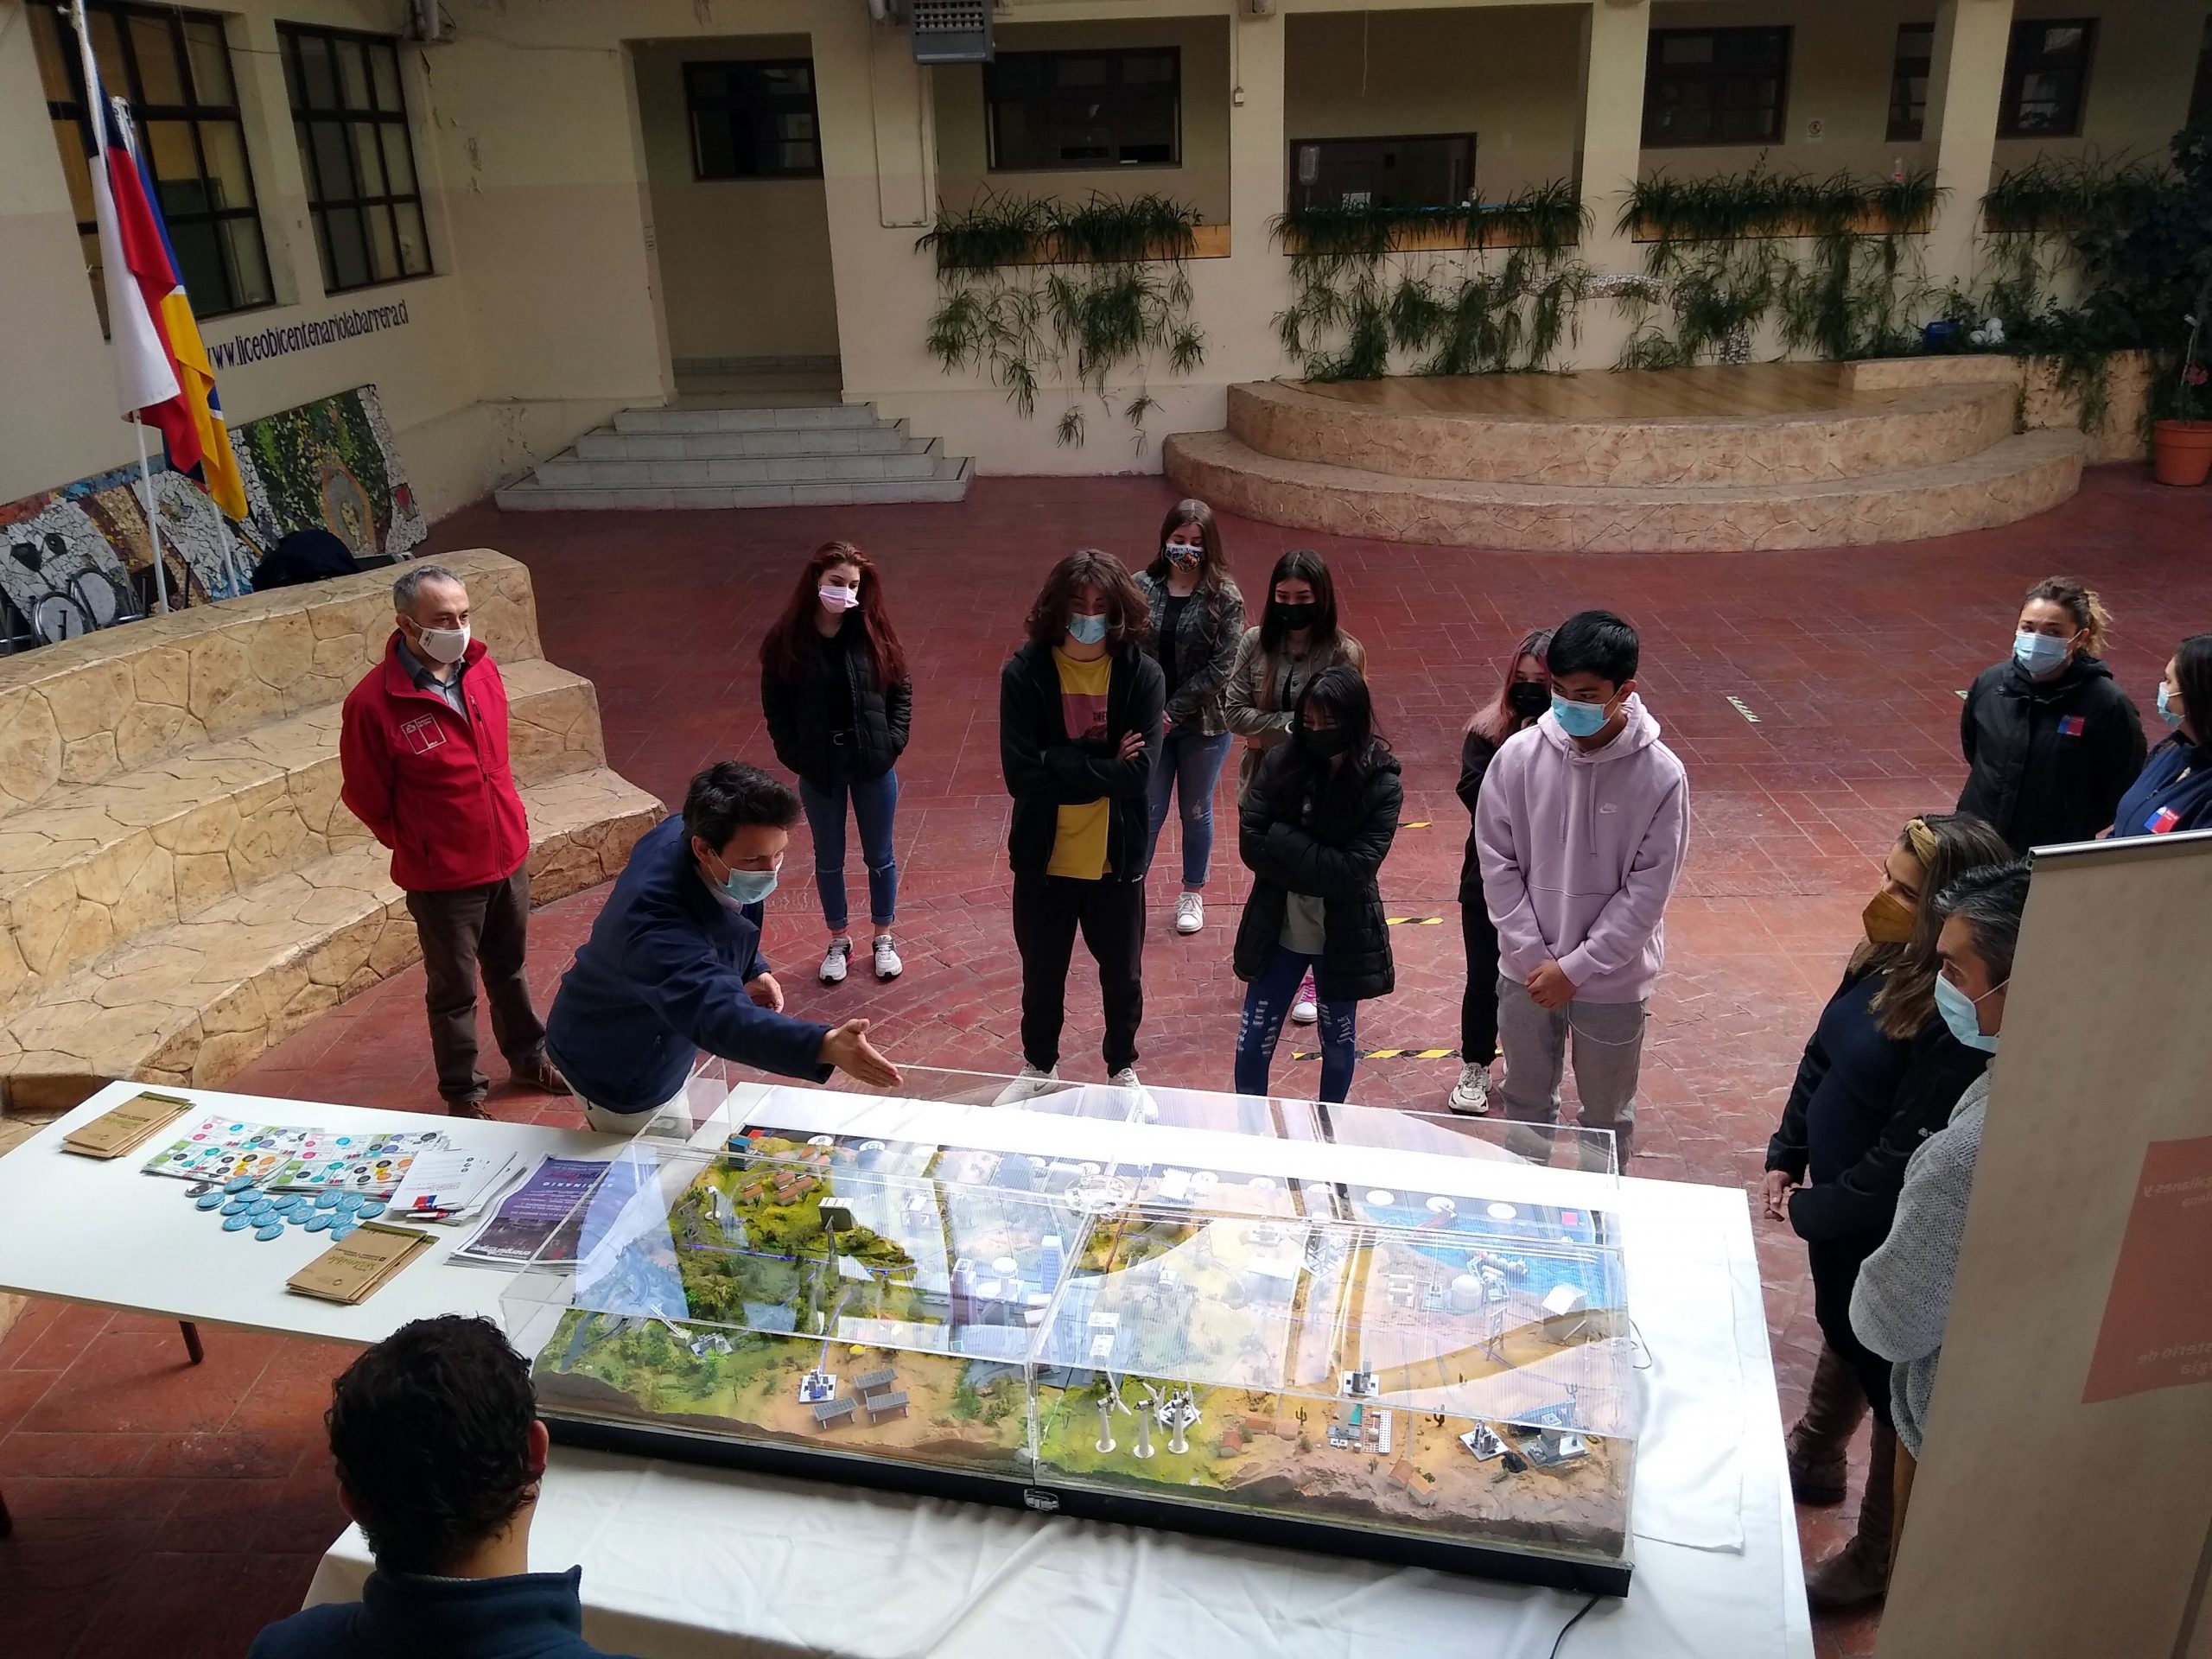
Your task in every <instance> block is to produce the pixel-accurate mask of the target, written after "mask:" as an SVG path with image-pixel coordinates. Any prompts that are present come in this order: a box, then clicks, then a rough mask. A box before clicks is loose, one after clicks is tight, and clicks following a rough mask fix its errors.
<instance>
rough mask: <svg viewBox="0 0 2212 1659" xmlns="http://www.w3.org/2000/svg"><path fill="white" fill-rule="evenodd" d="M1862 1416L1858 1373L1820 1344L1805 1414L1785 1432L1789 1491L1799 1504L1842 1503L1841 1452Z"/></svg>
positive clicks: (1862, 1394)
mask: <svg viewBox="0 0 2212 1659" xmlns="http://www.w3.org/2000/svg"><path fill="white" fill-rule="evenodd" d="M1865 1415H1866V1390H1865V1389H1861V1388H1860V1387H1859V1376H1858V1374H1857V1373H1856V1372H1854V1371H1853V1370H1852V1369H1851V1367H1850V1366H1849V1365H1847V1364H1846V1363H1844V1360H1843V1357H1842V1356H1841V1355H1840V1354H1838V1353H1837V1352H1836V1351H1835V1350H1834V1349H1833V1348H1831V1347H1829V1346H1828V1345H1827V1344H1826V1343H1822V1344H1821V1359H1820V1363H1819V1364H1817V1365H1815V1367H1814V1368H1813V1388H1812V1392H1811V1393H1809V1394H1808V1395H1806V1396H1805V1414H1804V1415H1803V1416H1802V1417H1800V1418H1799V1419H1798V1420H1797V1427H1795V1428H1793V1429H1791V1430H1790V1431H1789V1491H1790V1495H1791V1496H1792V1497H1796V1500H1797V1501H1798V1502H1799V1503H1806V1504H1823V1505H1825V1504H1829V1503H1842V1502H1843V1488H1844V1476H1843V1449H1844V1447H1845V1446H1847V1445H1849V1444H1850V1443H1851V1437H1852V1436H1853V1434H1855V1433H1858V1431H1859V1419H1860V1418H1861V1417H1864V1416H1865Z"/></svg>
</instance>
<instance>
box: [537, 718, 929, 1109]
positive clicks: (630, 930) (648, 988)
mask: <svg viewBox="0 0 2212 1659" xmlns="http://www.w3.org/2000/svg"><path fill="white" fill-rule="evenodd" d="M798 814H799V807H798V798H797V797H796V796H794V795H793V794H792V793H791V787H790V785H787V784H785V783H784V782H783V781H782V780H781V779H777V778H772V777H771V776H770V775H769V774H768V773H766V772H763V771H761V770H760V767H758V766H747V765H745V764H744V763H743V762H742V761H738V760H722V761H718V762H716V763H715V765H713V766H709V767H708V768H707V769H706V770H705V771H704V772H701V773H699V775H698V776H697V777H696V778H694V779H692V780H691V786H690V789H689V790H687V791H684V796H683V814H682V816H681V817H673V818H665V819H664V820H662V821H661V822H660V823H658V824H656V825H654V826H653V827H652V829H648V830H647V831H646V832H645V834H644V835H643V836H640V837H639V841H638V844H637V845H636V846H635V847H633V848H632V849H630V861H629V863H628V864H627V865H626V866H625V867H624V868H623V871H622V874H620V876H619V877H617V878H616V879H615V882H614V891H613V893H610V894H608V895H607V902H606V904H605V905H603V906H601V908H600V912H599V915H598V917H597V918H595V919H594V921H593V923H592V925H591V935H590V937H589V938H587V939H586V940H585V941H584V942H583V944H582V947H581V948H580V949H579V950H577V951H576V959H575V962H573V963H570V964H569V971H568V972H567V974H565V975H564V976H563V977H562V980H561V989H560V992H559V994H558V995H556V996H555V997H554V999H553V1012H552V1014H550V1016H548V1018H547V1020H546V1043H547V1046H549V1047H550V1049H551V1051H552V1052H553V1053H554V1054H555V1055H556V1056H558V1057H560V1058H559V1062H558V1063H559V1065H560V1066H561V1070H562V1071H563V1073H564V1074H565V1075H566V1076H567V1077H568V1079H569V1088H570V1089H571V1090H574V1092H575V1096H576V1098H577V1100H578V1102H579V1103H581V1104H582V1107H583V1111H584V1119H585V1121H586V1122H588V1123H589V1124H590V1125H591V1127H592V1128H594V1129H597V1130H599V1131H601V1133H602V1134H607V1135H635V1134H636V1133H637V1132H638V1131H639V1130H640V1129H642V1128H645V1125H646V1124H647V1123H649V1122H652V1119H653V1118H654V1116H656V1115H657V1114H658V1113H659V1112H660V1111H661V1110H662V1109H664V1108H665V1107H668V1106H672V1105H674V1104H675V1103H677V1101H679V1100H681V1099H682V1098H683V1092H684V1084H685V1080H686V1079H687V1078H688V1077H690V1075H691V1068H692V1065H693V1064H694V1063H695V1062H696V1060H697V1059H698V1058H699V1055H700V1052H701V1051H702V1050H703V1051H704V1052H707V1053H709V1054H713V1055H716V1056H718V1057H720V1058H722V1059H726V1060H735V1061H737V1062H739V1063H740V1064H741V1065H750V1066H757V1067H758V1068H759V1069H760V1070H761V1071H773V1072H775V1073H776V1074H777V1075H778V1076H779V1077H804V1078H806V1079H808V1080H809V1081H810V1082H814V1083H822V1082H826V1081H827V1080H828V1078H829V1074H830V1072H831V1071H843V1072H845V1073H846V1074H848V1075H849V1076H850V1077H854V1078H856V1079H857V1080H858V1081H860V1082H861V1083H863V1084H868V1085H870V1086H871V1087H874V1088H889V1087H891V1086H892V1085H893V1084H896V1083H898V1082H899V1068H898V1067H896V1066H894V1065H892V1064H891V1063H890V1062H889V1061H888V1060H887V1059H885V1058H883V1056H882V1055H880V1054H879V1053H877V1052H876V1051H875V1049H874V1046H872V1045H871V1044H870V1043H869V1042H868V1021H867V1020H846V1021H845V1022H844V1024H842V1025H841V1026H824V1025H819V1024H817V1023H816V1022H815V1021H813V1020H798V1019H794V1018H793V1017H791V1015H790V1014H785V1012H784V988H783V987H782V986H781V985H779V983H777V982H776V976H775V975H774V974H772V973H771V972H770V971H769V969H768V963H767V961H766V958H765V957H762V956H761V954H760V918H761V906H762V905H763V904H764V903H765V902H766V899H767V897H768V895H769V894H770V893H772V892H774V891H775V887H776V873H777V871H778V870H779V868H781V867H782V865H783V861H784V849H785V848H786V847H788V846H789V845H790V844H791V825H792V824H794V823H798Z"/></svg>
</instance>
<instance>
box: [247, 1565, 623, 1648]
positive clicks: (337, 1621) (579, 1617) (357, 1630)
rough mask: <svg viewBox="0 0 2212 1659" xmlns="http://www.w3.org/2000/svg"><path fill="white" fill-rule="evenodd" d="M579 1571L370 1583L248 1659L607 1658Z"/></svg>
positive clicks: (277, 1635) (403, 1577)
mask: <svg viewBox="0 0 2212 1659" xmlns="http://www.w3.org/2000/svg"><path fill="white" fill-rule="evenodd" d="M582 1578H583V1569H582V1567H570V1568H569V1570H568V1571H567V1572H565V1573H522V1574H519V1575H518V1576H517V1577H515V1578H512V1579H423V1578H416V1577H415V1576H414V1575H413V1574H412V1573H385V1572H382V1571H378V1572H375V1573H370V1574H369V1581H368V1582H367V1583H366V1584H365V1585H364V1586H361V1599H360V1600H359V1601H347V1602H338V1603H334V1604H333V1605H329V1606H327V1607H310V1608H308V1609H307V1610H306V1611H303V1612H297V1613H294V1614H293V1615H292V1616H291V1617H290V1618H280V1619H278V1620H277V1622H276V1623H275V1624H271V1625H270V1626H269V1627H268V1628H267V1629H266V1630H263V1631H262V1633H261V1634H260V1635H259V1636H257V1637H254V1639H253V1646H252V1647H251V1648H249V1649H247V1650H246V1659H429V1656H431V1655H435V1656H436V1659H607V1656H605V1655H602V1654H601V1652H600V1650H599V1649H597V1648H594V1647H593V1646H592V1645H591V1644H590V1643H588V1642H586V1641H585V1640H584V1636H583V1630H584V1610H583V1600H582V1597H581V1596H580V1595H579V1594H578V1592H577V1589H576V1586H577V1585H578V1584H579V1583H580V1582H581V1581H582Z"/></svg>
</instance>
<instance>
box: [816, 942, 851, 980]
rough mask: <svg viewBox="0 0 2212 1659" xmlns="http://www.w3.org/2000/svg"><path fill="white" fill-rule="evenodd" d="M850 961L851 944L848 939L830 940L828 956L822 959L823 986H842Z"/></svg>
mask: <svg viewBox="0 0 2212 1659" xmlns="http://www.w3.org/2000/svg"><path fill="white" fill-rule="evenodd" d="M852 959H853V942H852V941H851V940H850V939H832V940H830V941H829V954H828V955H827V956H825V957H823V958H822V982H823V984H824V985H842V984H843V983H844V982H845V969H846V968H847V967H848V966H849V964H850V963H851V962H852Z"/></svg>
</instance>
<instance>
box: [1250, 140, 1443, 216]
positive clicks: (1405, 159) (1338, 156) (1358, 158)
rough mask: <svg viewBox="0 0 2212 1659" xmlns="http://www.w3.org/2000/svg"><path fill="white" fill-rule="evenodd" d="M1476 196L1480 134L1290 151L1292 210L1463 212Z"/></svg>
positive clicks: (1298, 143) (1301, 146) (1318, 143)
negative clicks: (1442, 209)
mask: <svg viewBox="0 0 2212 1659" xmlns="http://www.w3.org/2000/svg"><path fill="white" fill-rule="evenodd" d="M1474 191H1475V135H1474V134H1473V133H1471V132H1456V133H1417V134H1411V135H1408V136H1406V137H1395V138H1300V139H1297V140H1295V141H1294V143H1292V144H1291V147H1290V205H1291V206H1292V207H1295V208H1300V209H1306V208H1313V207H1459V206H1460V205H1461V204H1463V203H1465V202H1466V201H1468V200H1471V199H1472V198H1473V195H1474Z"/></svg>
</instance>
